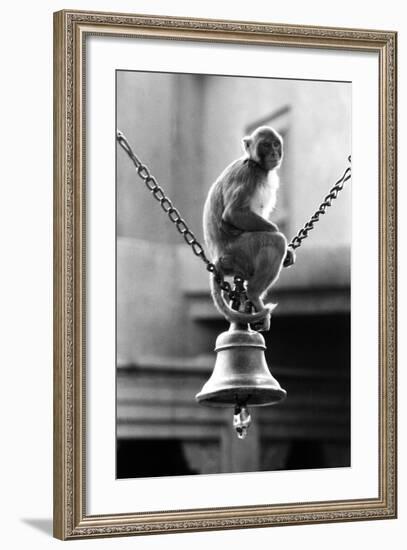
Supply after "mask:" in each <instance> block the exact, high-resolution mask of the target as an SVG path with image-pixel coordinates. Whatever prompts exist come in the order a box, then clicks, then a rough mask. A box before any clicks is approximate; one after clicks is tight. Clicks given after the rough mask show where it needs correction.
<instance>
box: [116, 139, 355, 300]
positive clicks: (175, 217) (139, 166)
mask: <svg viewBox="0 0 407 550" xmlns="http://www.w3.org/2000/svg"><path fill="white" fill-rule="evenodd" d="M116 139H117V141H118V143H119V145H120V146H121V147H122V148H123V149H124V151H126V153H127V155H128V156H129V157H130V159H131V160H132V161H133V164H134V166H135V167H136V170H137V174H138V175H139V177H140V178H141V179H142V180H143V181H144V183H145V185H146V187H147V189H148V190H149V191H150V192H151V194H152V195H153V197H154V198H155V199H156V200H157V201H158V202H159V203H160V205H161V208H162V209H163V210H164V212H166V214H167V215H168V217H169V219H170V220H171V221H172V223H173V224H175V227H176V228H177V230H178V232H179V233H180V234H181V235H182V236H183V237H184V240H185V242H186V243H187V244H188V245H189V246H190V247H191V248H192V251H193V253H194V254H195V256H198V257H199V258H201V260H202V261H203V262H204V263H205V265H206V269H207V270H208V271H209V272H210V273H213V275H214V277H215V280H216V282H217V283H218V284H219V286H220V288H221V289H222V290H223V291H225V292H227V294H228V295H229V299H230V300H232V301H235V305H236V304H237V302H238V300H239V296H240V295H241V294H243V293H244V292H245V289H244V286H243V284H242V283H243V281H242V280H241V278H240V277H235V289H234V290H232V286H231V285H230V283H228V281H225V279H224V277H223V275H222V273H221V272H220V271H219V270H218V269H216V266H215V264H213V263H212V262H211V261H209V259H208V258H207V256H206V254H205V251H204V248H203V246H202V245H201V243H200V242H199V241H198V240H197V238H196V237H195V235H194V234H193V233H192V231H191V230H190V229H189V227H188V225H187V223H186V221H185V220H184V219H183V218H182V217H181V214H180V213H179V211H178V210H177V209H176V208H175V206H174V205H173V204H172V202H171V200H170V199H169V198H168V197H167V196H166V194H165V193H164V190H163V189H162V187H160V186H159V185H158V183H157V180H156V179H155V178H154V176H152V175H151V173H150V171H149V169H148V167H147V166H146V165H145V164H143V163H142V162H141V160H140V159H139V158H138V157H137V155H136V154H135V153H134V151H133V149H132V148H131V146H130V144H129V142H128V141H127V139H126V137H125V136H124V134H123V133H122V132H120V131H119V130H117V133H116ZM348 161H349V162H351V157H350V156H349V157H348ZM350 177H351V168H350V166H348V168H346V170H345V172H344V174H343V176H342V177H341V178H340V179H339V180H338V181H337V182H336V183H335V185H334V186H333V187H332V189H331V190H330V191H329V193H328V195H327V196H326V197H325V198H324V200H323V202H322V203H321V204H320V205H319V208H318V210H317V211H316V212H315V214H314V215H313V216H312V217H311V219H310V220H309V221H308V222H307V223H306V224H305V225H304V227H302V229H300V230H299V232H298V233H297V235H296V236H295V237H293V239H292V240H291V242H290V243H289V245H288V246H289V247H290V248H292V249H293V250H295V249H296V248H298V247H299V246H301V244H302V241H303V240H304V239H306V238H307V237H308V233H309V232H310V231H311V230H312V229H314V225H315V224H316V223H317V222H318V221H319V218H320V216H321V215H322V214H325V211H326V209H327V208H328V207H329V206H331V204H332V201H333V200H335V199H336V197H337V196H338V193H339V192H340V191H341V190H342V189H343V186H344V185H345V183H346V182H347V181H348V180H349V179H350Z"/></svg>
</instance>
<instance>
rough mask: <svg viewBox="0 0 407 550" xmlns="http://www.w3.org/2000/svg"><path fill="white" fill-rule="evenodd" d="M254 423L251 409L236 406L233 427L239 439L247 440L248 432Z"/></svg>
mask: <svg viewBox="0 0 407 550" xmlns="http://www.w3.org/2000/svg"><path fill="white" fill-rule="evenodd" d="M251 423H252V417H251V416H250V413H249V409H248V408H247V407H246V406H241V405H236V407H235V413H234V415H233V427H234V428H235V430H236V433H237V437H238V438H239V439H245V437H246V436H247V431H248V429H249V427H250V424H251Z"/></svg>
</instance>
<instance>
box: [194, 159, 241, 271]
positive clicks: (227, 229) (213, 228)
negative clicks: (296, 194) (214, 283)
mask: <svg viewBox="0 0 407 550" xmlns="http://www.w3.org/2000/svg"><path fill="white" fill-rule="evenodd" d="M250 172H251V170H250V169H249V167H248V165H247V158H245V157H243V158H239V159H237V160H235V161H234V162H232V164H230V165H229V166H228V167H227V168H225V170H224V171H223V172H222V173H221V174H220V176H219V177H218V179H217V180H216V181H215V183H213V185H212V187H211V188H210V190H209V193H208V196H207V198H206V202H205V206H204V211H203V230H204V238H205V243H206V246H207V248H208V252H209V255H210V258H211V261H216V260H217V259H218V258H219V256H221V255H222V254H223V253H224V252H225V251H226V249H227V247H228V245H229V244H230V243H231V242H233V241H234V240H235V239H236V238H238V237H239V236H240V235H241V234H242V231H240V230H239V229H237V228H235V227H232V226H230V225H229V224H227V223H226V222H225V221H224V220H223V219H222V217H223V213H224V210H225V194H227V193H228V192H230V190H231V189H233V188H234V187H235V186H236V185H241V184H242V183H243V184H244V185H247V186H250V185H251V182H250V179H251V178H250Z"/></svg>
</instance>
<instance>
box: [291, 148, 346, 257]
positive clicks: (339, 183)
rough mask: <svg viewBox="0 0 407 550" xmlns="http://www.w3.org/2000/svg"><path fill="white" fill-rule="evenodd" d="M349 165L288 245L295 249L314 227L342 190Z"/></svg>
mask: <svg viewBox="0 0 407 550" xmlns="http://www.w3.org/2000/svg"><path fill="white" fill-rule="evenodd" d="M348 161H349V163H350V162H351V157H350V156H349V157H348ZM351 175H352V173H351V167H350V166H348V167H347V168H346V170H345V172H344V173H343V176H342V177H341V178H340V179H339V180H338V181H337V182H336V183H335V185H334V186H333V187H332V189H331V190H330V191H329V193H328V194H327V196H326V197H325V198H324V200H323V201H322V203H321V204H320V205H319V207H318V210H317V211H316V212H315V214H314V215H313V216H312V218H311V219H310V220H309V221H308V222H307V223H306V224H305V225H304V227H302V228H301V229H300V230H299V231H298V233H297V235H296V236H295V237H293V239H292V240H291V242H290V243H289V245H288V246H289V247H290V248H292V249H293V250H295V249H296V248H298V247H299V246H301V244H302V241H303V240H304V239H306V238H307V237H308V233H309V232H310V231H311V230H312V229H314V225H315V224H316V223H317V222H318V221H319V218H320V216H321V215H322V214H325V211H326V209H327V208H328V207H329V206H331V205H332V201H333V200H335V199H336V197H337V196H338V193H339V192H340V191H342V189H343V186H344V185H345V183H346V182H347V181H348V179H350V178H351Z"/></svg>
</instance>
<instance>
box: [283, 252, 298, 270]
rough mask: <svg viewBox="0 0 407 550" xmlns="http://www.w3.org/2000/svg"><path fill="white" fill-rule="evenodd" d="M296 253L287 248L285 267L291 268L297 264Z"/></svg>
mask: <svg viewBox="0 0 407 550" xmlns="http://www.w3.org/2000/svg"><path fill="white" fill-rule="evenodd" d="M295 259H296V258H295V252H294V250H293V249H292V248H290V247H288V248H287V254H286V257H285V260H284V262H283V266H284V267H290V266H292V265H293V264H294V263H295Z"/></svg>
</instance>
